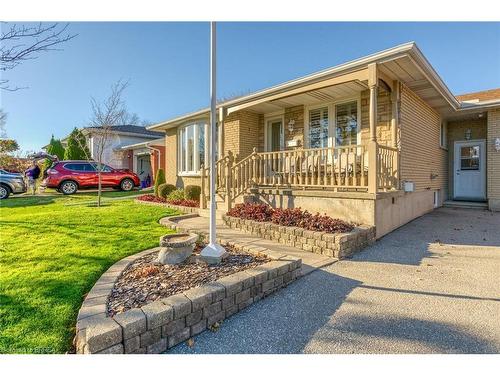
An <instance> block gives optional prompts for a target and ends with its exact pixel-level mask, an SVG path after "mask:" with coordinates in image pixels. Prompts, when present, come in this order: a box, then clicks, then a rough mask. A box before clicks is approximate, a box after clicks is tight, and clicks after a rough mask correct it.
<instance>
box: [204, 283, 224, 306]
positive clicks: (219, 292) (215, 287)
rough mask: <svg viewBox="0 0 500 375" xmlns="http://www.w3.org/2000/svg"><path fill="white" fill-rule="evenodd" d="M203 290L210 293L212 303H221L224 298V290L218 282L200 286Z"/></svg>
mask: <svg viewBox="0 0 500 375" xmlns="http://www.w3.org/2000/svg"><path fill="white" fill-rule="evenodd" d="M202 288H203V289H204V290H206V291H207V292H210V293H212V302H217V301H221V300H223V299H224V298H226V288H225V287H224V285H222V284H220V283H218V282H215V281H214V282H211V283H207V284H205V285H203V286H202Z"/></svg>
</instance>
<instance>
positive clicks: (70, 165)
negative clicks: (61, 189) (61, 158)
mask: <svg viewBox="0 0 500 375" xmlns="http://www.w3.org/2000/svg"><path fill="white" fill-rule="evenodd" d="M64 168H65V169H69V170H70V171H76V172H80V171H82V170H83V164H81V163H66V164H64Z"/></svg>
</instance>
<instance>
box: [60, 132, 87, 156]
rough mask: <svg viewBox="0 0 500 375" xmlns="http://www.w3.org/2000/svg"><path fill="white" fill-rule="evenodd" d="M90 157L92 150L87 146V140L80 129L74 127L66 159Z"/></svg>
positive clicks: (65, 154)
mask: <svg viewBox="0 0 500 375" xmlns="http://www.w3.org/2000/svg"><path fill="white" fill-rule="evenodd" d="M89 158H90V151H89V148H88V147H87V140H86V139H85V136H84V135H83V133H82V132H81V131H80V130H78V129H77V128H74V129H73V131H72V132H71V134H70V135H69V137H68V145H67V146H66V151H65V152H64V160H87V159H89Z"/></svg>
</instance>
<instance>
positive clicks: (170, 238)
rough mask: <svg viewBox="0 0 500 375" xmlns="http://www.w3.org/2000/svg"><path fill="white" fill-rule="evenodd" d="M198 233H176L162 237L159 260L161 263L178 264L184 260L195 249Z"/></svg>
mask: <svg viewBox="0 0 500 375" xmlns="http://www.w3.org/2000/svg"><path fill="white" fill-rule="evenodd" d="M197 240H198V235H197V234H194V233H192V234H189V233H174V234H166V235H165V236H162V237H160V246H161V248H162V249H161V250H160V252H159V254H158V259H157V261H158V262H159V263H161V264H178V263H181V262H184V261H185V260H186V259H187V258H188V257H189V256H190V255H191V254H192V253H193V250H194V247H195V245H196V241H197Z"/></svg>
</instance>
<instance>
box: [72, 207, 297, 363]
mask: <svg viewBox="0 0 500 375" xmlns="http://www.w3.org/2000/svg"><path fill="white" fill-rule="evenodd" d="M141 203H143V202H141ZM193 216H195V215H194V214H187V215H179V216H175V217H165V218H163V219H161V220H160V223H161V224H162V225H165V226H167V227H170V228H172V229H175V228H176V221H177V220H181V219H183V218H184V219H185V218H188V217H193ZM179 229H180V228H179ZM221 242H223V241H221ZM225 244H231V245H232V246H234V247H235V248H236V249H238V250H243V251H247V252H249V253H253V254H264V255H266V256H267V257H269V258H271V261H270V262H268V263H265V264H262V265H259V266H257V267H254V268H250V269H247V270H244V271H240V272H236V273H234V274H231V275H229V276H225V277H223V278H220V279H218V280H216V281H214V282H210V283H207V284H204V285H201V286H199V287H196V288H191V289H189V290H187V291H184V292H182V293H179V294H175V295H173V296H170V297H167V298H163V299H160V300H157V301H154V302H152V303H149V304H147V305H145V306H142V307H141V308H133V309H130V310H127V311H125V312H123V313H120V314H116V315H115V316H113V317H108V316H107V314H106V311H107V300H108V297H109V295H110V294H111V291H112V289H113V286H114V284H115V282H116V280H117V279H118V278H119V277H120V275H121V274H122V272H123V271H124V270H125V269H126V268H127V267H128V266H129V265H130V264H131V263H133V262H134V261H135V260H136V259H138V258H140V257H142V256H144V255H147V254H149V253H151V252H154V251H157V250H158V248H152V249H148V250H144V251H142V252H140V253H138V254H134V255H131V256H128V257H126V258H124V259H122V260H120V261H118V262H116V263H115V264H114V265H113V266H111V267H110V268H109V269H108V270H107V271H106V272H105V273H104V274H103V275H102V276H101V277H100V278H99V280H98V281H97V282H96V284H95V285H94V287H93V288H92V289H91V291H90V292H89V293H88V295H87V296H86V298H85V300H84V302H83V304H82V307H81V308H80V311H79V312H78V318H77V324H76V336H75V348H76V353H78V354H94V353H99V354H123V353H126V354H129V353H130V354H146V353H162V352H164V351H166V350H167V349H169V348H171V347H173V346H175V345H177V344H180V343H181V342H184V341H186V340H188V339H189V338H191V337H193V336H196V335H198V334H199V333H201V332H203V331H204V330H206V329H210V328H212V327H213V326H214V325H215V324H216V323H219V322H222V321H223V320H224V319H227V318H228V317H230V316H232V315H233V314H235V313H237V312H239V311H241V310H243V309H245V308H246V307H248V306H250V305H251V304H252V303H254V302H257V301H259V300H260V299H262V298H264V297H267V296H268V295H270V294H272V293H274V292H275V291H277V290H279V289H281V288H283V287H285V286H287V285H288V284H290V283H291V282H293V281H294V280H295V279H297V278H298V277H300V275H301V267H302V259H300V258H297V257H292V256H289V255H283V254H281V253H278V252H275V251H272V250H269V249H267V248H265V247H261V246H252V245H248V244H247V243H239V242H238V241H225V243H222V245H225Z"/></svg>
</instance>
